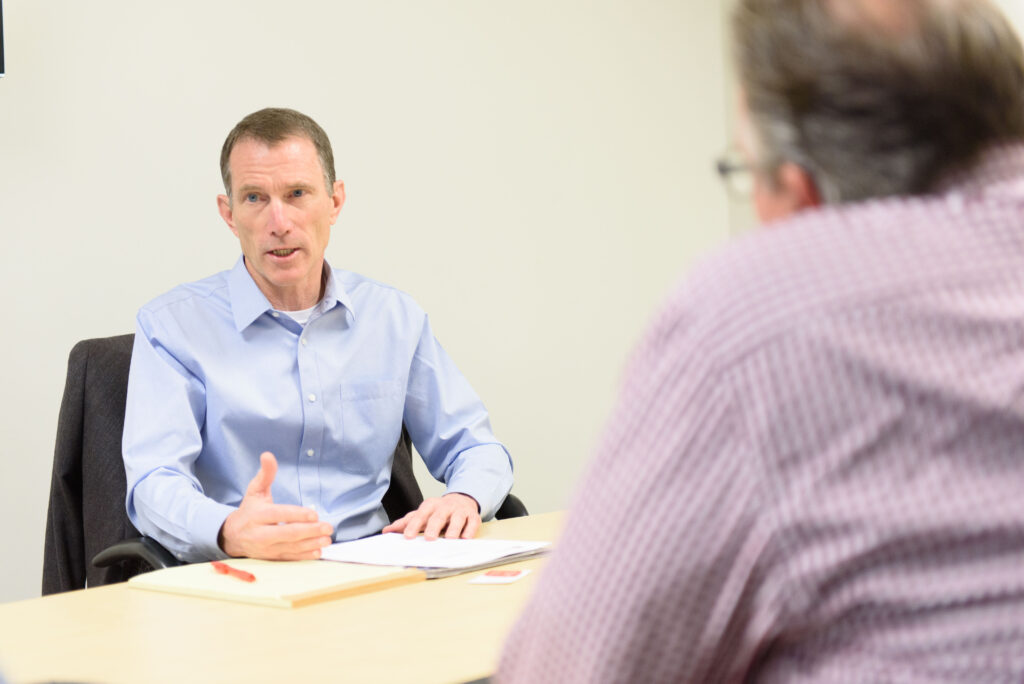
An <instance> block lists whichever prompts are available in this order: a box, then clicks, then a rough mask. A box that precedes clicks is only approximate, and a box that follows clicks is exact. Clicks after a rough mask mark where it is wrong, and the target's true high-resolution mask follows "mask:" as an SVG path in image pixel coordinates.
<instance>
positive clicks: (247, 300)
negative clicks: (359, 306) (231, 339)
mask: <svg viewBox="0 0 1024 684" xmlns="http://www.w3.org/2000/svg"><path fill="white" fill-rule="evenodd" d="M324 272H325V273H326V275H327V285H326V286H325V287H324V296H323V299H321V300H320V302H321V310H322V311H323V312H325V313H326V312H327V311H330V310H331V309H333V308H334V307H335V306H337V305H339V304H340V305H342V306H344V307H345V308H346V309H348V310H349V311H350V312H351V313H352V316H353V317H355V310H354V309H353V308H352V298H351V297H350V296H349V294H348V293H347V292H345V290H344V288H342V287H341V284H340V283H339V282H338V279H337V278H336V277H335V276H334V269H332V268H331V267H330V265H329V264H328V263H327V262H326V261H325V262H324ZM228 291H229V293H230V299H231V314H232V316H233V317H234V320H235V329H236V330H237V331H238V332H242V331H243V330H245V329H246V328H248V327H249V326H250V325H252V324H253V322H254V321H255V320H256V319H257V318H259V317H260V316H262V315H263V314H265V313H267V312H268V311H271V310H272V309H273V308H274V307H272V306H271V305H270V300H268V299H267V297H266V295H264V294H263V293H262V292H261V291H260V288H259V286H257V285H256V281H254V280H253V279H252V276H251V275H250V274H249V270H248V269H246V267H245V257H244V256H240V257H238V261H237V262H235V266H234V268H232V269H231V270H230V271H229V272H228Z"/></svg>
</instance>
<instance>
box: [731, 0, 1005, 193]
mask: <svg viewBox="0 0 1024 684" xmlns="http://www.w3.org/2000/svg"><path fill="white" fill-rule="evenodd" d="M733 32H734V45H735V50H736V62H737V66H738V70H739V76H740V82H741V86H742V88H743V91H744V95H745V98H746V104H747V107H748V110H749V112H750V115H751V122H752V124H753V126H754V132H755V135H756V136H757V138H758V139H759V140H758V142H759V144H760V155H759V156H760V157H761V158H760V159H759V162H760V163H763V165H764V167H765V168H766V169H773V168H775V167H777V166H778V165H779V164H781V163H782V162H786V161H789V162H794V163H796V164H798V165H800V166H801V167H803V168H804V169H805V170H806V171H807V172H808V173H810V175H811V176H812V177H813V178H814V180H815V183H816V185H817V186H818V190H819V192H820V193H821V194H822V197H823V199H824V201H825V202H841V201H852V200H859V199H867V198H872V197H885V196H888V195H916V194H923V193H927V192H929V191H931V190H934V189H935V186H936V184H937V183H939V182H940V181H942V179H943V177H945V176H948V175H950V174H952V173H955V172H956V171H959V170H962V169H965V168H967V167H969V166H970V165H971V164H972V163H973V162H974V161H975V160H976V159H977V157H978V156H979V155H980V154H981V153H982V152H983V151H984V150H985V149H986V148H989V147H991V146H993V145H996V144H1000V143H1007V142H1014V141H1020V140H1024V54H1022V49H1021V43H1020V39H1019V38H1018V36H1017V34H1016V33H1015V31H1014V30H1013V28H1012V27H1011V26H1010V24H1009V22H1008V21H1007V20H1006V18H1005V17H1004V16H1003V15H1002V14H1001V13H1000V11H999V10H998V9H996V8H995V7H994V6H993V5H992V4H991V3H989V2H988V1H987V0H941V1H937V0H740V3H739V5H738V7H737V10H736V13H735V15H734V16H733Z"/></svg>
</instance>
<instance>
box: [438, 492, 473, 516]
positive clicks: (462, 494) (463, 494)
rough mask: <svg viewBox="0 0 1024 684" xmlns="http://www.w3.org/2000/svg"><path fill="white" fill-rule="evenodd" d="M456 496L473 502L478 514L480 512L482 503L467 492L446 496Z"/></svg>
mask: <svg viewBox="0 0 1024 684" xmlns="http://www.w3.org/2000/svg"><path fill="white" fill-rule="evenodd" d="M455 494H457V495H458V496H464V497H466V498H467V499H469V500H470V501H472V502H473V504H474V505H475V506H476V512H477V513H479V512H480V502H479V501H477V500H476V497H474V496H471V495H469V494H466V493H465V492H448V493H447V494H445V496H452V495H455Z"/></svg>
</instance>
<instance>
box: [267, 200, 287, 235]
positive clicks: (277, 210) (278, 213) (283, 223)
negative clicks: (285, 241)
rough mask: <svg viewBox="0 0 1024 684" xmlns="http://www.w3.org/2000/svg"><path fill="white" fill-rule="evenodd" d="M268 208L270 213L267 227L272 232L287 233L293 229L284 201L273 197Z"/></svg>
mask: <svg viewBox="0 0 1024 684" xmlns="http://www.w3.org/2000/svg"><path fill="white" fill-rule="evenodd" d="M268 209H269V211H270V214H269V216H268V220H267V228H268V229H269V230H270V234H271V235H275V236H281V235H286V234H287V233H288V231H290V230H291V227H290V224H289V222H288V216H287V212H286V210H285V206H284V203H283V202H281V200H278V199H273V200H271V201H270V206H269V207H268Z"/></svg>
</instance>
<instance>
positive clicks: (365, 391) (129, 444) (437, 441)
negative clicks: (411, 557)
mask: <svg viewBox="0 0 1024 684" xmlns="http://www.w3.org/2000/svg"><path fill="white" fill-rule="evenodd" d="M221 174H222V176H223V178H224V188H225V192H226V193H227V194H225V195H220V196H218V198H217V203H218V207H219V210H220V214H221V216H222V217H223V219H224V221H225V222H226V223H227V224H228V226H229V227H230V228H231V231H232V232H233V233H234V234H235V235H236V236H237V237H238V240H239V242H240V243H241V247H242V257H241V258H240V259H239V260H238V262H237V263H236V264H235V267H234V268H233V269H232V270H230V271H224V272H222V273H218V274H217V275H214V276H211V277H209V278H206V279H204V280H201V281H198V282H195V283H189V284H186V285H181V286H179V287H177V288H175V289H173V290H171V291H170V292H168V293H166V294H164V295H162V296H160V297H157V298H156V299H155V300H153V301H152V302H150V303H149V304H147V305H146V306H144V307H143V308H142V309H141V310H140V311H139V314H138V318H137V329H136V334H135V347H134V350H133V353H132V364H131V374H130V377H129V381H128V404H127V409H126V416H125V430H124V442H123V450H124V461H125V470H126V473H127V479H128V495H127V501H126V505H127V509H128V515H129V517H130V519H131V520H132V522H133V523H134V524H135V526H136V527H137V528H138V529H139V530H140V531H141V532H143V533H144V534H147V535H150V536H152V537H154V538H156V539H157V540H158V541H160V542H161V543H162V544H164V545H165V546H166V547H168V548H169V549H170V550H171V551H172V552H173V553H174V554H175V555H176V556H177V557H178V558H180V559H182V560H187V561H197V560H208V559H211V558H224V557H228V556H248V557H253V558H269V559H312V558H319V556H320V549H322V548H323V547H324V546H326V545H328V544H330V543H331V542H332V541H334V540H335V539H337V540H345V539H354V538H358V537H361V536H365V535H367V534H372V533H375V532H378V531H380V530H381V529H382V528H383V529H384V531H386V532H390V531H396V532H404V533H405V535H406V536H409V537H411V536H415V535H417V534H419V533H420V532H423V533H424V534H425V535H426V536H427V537H428V538H436V537H437V536H439V535H440V534H441V533H442V532H443V533H444V534H445V536H446V537H460V536H461V537H472V536H474V534H475V533H476V530H477V527H478V526H479V524H480V522H481V518H483V519H487V518H489V517H491V516H492V515H493V514H494V511H495V510H497V508H498V506H499V505H500V504H501V502H502V501H503V500H504V498H505V496H506V495H507V494H508V491H509V489H511V486H512V466H511V461H510V458H509V455H508V451H507V450H506V449H505V447H504V446H502V445H501V444H500V443H499V442H498V441H497V439H495V437H494V435H493V434H492V432H491V428H490V422H489V419H488V415H487V411H486V410H485V408H484V406H483V404H482V403H481V401H480V399H479V398H478V397H477V395H476V394H475V393H474V392H473V389H472V388H471V387H470V386H469V383H468V382H467V381H466V379H465V378H464V377H463V376H462V374H461V373H459V371H458V369H457V368H456V367H455V365H454V363H452V361H451V359H450V358H449V357H448V356H447V354H445V352H444V350H443V349H442V348H441V346H440V344H438V342H437V340H436V339H434V335H433V333H432V332H431V329H430V323H429V321H428V319H427V316H426V314H425V313H424V312H423V310H422V309H421V308H420V307H419V306H418V305H417V304H416V303H415V302H414V301H413V300H412V299H411V298H410V297H409V296H408V295H406V294H404V293H402V292H399V291H397V290H395V289H393V288H390V287H387V286H386V285H382V284H380V283H377V282H375V281H373V280H370V279H368V278H364V277H362V276H359V275H357V274H355V273H350V272H347V271H342V270H337V269H332V268H331V267H330V266H329V265H328V264H327V263H326V262H325V261H324V250H325V249H326V247H327V242H328V239H329V238H330V231H331V226H332V225H333V224H334V222H335V220H336V219H337V217H338V213H339V212H340V211H341V207H342V205H343V204H344V202H345V186H344V183H343V182H342V181H339V180H336V179H335V174H334V158H333V153H332V151H331V145H330V141H329V140H328V138H327V135H326V134H325V133H324V131H323V130H322V129H321V128H320V126H319V125H317V124H316V122H314V121H313V120H312V119H310V118H309V117H307V116H305V115H303V114H300V113H299V112H296V111H293V110H288V109H264V110H261V111H259V112H255V113H253V114H251V115H249V116H247V117H246V118H245V119H243V120H242V121H241V122H239V124H238V125H237V126H236V127H235V128H234V130H232V132H231V133H230V134H229V135H228V138H227V140H226V141H225V143H224V147H223V149H222V151H221ZM403 424H404V425H405V427H406V429H407V430H408V432H409V435H410V436H411V438H412V441H413V443H414V444H415V446H416V449H417V450H418V451H419V453H420V454H421V455H422V456H423V459H424V461H425V462H426V464H427V467H428V468H429V469H430V472H431V474H433V475H434V477H436V478H438V479H439V480H442V481H444V482H445V483H446V486H447V493H446V494H445V495H444V496H441V497H437V498H431V499H427V500H426V501H424V502H423V505H422V506H420V508H419V509H418V510H416V511H413V512H411V513H409V514H408V515H406V516H405V517H404V518H402V519H400V520H397V521H395V522H394V523H392V524H390V525H389V524H388V518H387V515H386V514H385V512H384V508H383V506H382V505H381V498H382V497H383V495H384V492H385V491H387V488H388V484H389V478H390V473H391V455H392V453H393V451H394V448H395V445H396V444H397V442H398V439H399V437H400V435H401V431H402V426H403ZM246 483H248V484H246Z"/></svg>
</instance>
